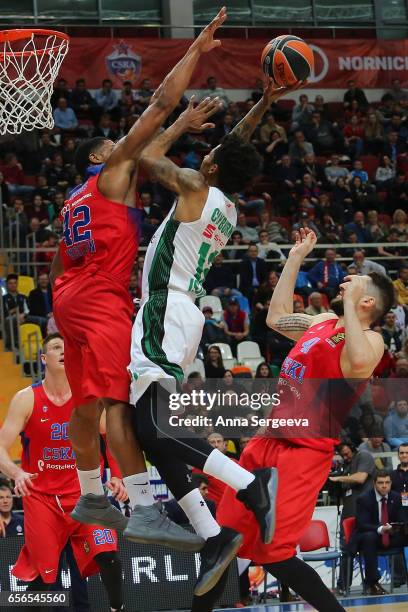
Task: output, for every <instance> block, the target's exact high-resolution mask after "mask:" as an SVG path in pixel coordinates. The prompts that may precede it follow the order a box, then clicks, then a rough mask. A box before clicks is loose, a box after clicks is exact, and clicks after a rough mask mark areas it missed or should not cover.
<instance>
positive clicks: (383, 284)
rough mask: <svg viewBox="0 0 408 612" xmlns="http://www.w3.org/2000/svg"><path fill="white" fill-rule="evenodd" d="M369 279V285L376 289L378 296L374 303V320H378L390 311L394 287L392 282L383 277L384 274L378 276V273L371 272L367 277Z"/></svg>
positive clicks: (393, 297)
mask: <svg viewBox="0 0 408 612" xmlns="http://www.w3.org/2000/svg"><path fill="white" fill-rule="evenodd" d="M368 276H369V277H370V279H371V283H372V284H373V285H374V287H375V288H376V289H377V291H378V292H379V294H380V299H379V300H377V302H376V312H375V318H376V319H379V318H380V317H383V316H384V314H385V313H386V312H388V311H389V310H391V308H392V306H393V304H394V300H395V294H394V285H393V283H392V280H391V279H390V278H389V277H388V276H385V275H384V274H379V273H378V272H371V274H369V275H368Z"/></svg>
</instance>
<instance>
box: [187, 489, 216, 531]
mask: <svg viewBox="0 0 408 612" xmlns="http://www.w3.org/2000/svg"><path fill="white" fill-rule="evenodd" d="M178 503H179V505H180V506H181V507H182V508H183V510H184V512H185V514H186V515H187V518H188V520H189V521H190V523H191V524H192V526H193V527H194V530H195V532H196V533H197V534H198V535H199V536H201V537H202V538H204V540H208V538H212V537H214V536H216V535H218V534H219V533H220V531H221V527H220V526H219V525H218V523H217V521H216V520H215V519H214V517H213V515H212V514H211V512H210V510H209V508H208V506H207V504H206V503H205V501H204V499H203V496H202V495H201V493H200V491H199V490H198V489H193V490H192V491H190V493H187V495H184V497H182V498H181V499H179V500H178Z"/></svg>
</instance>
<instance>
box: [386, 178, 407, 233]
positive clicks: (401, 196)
mask: <svg viewBox="0 0 408 612" xmlns="http://www.w3.org/2000/svg"><path fill="white" fill-rule="evenodd" d="M388 201H389V203H390V206H391V209H392V210H394V211H395V212H397V211H400V210H401V211H402V213H403V214H404V215H405V221H406V218H407V217H406V213H405V212H404V210H403V209H404V208H408V183H407V181H406V180H405V173H404V172H397V174H396V176H395V178H394V179H393V180H392V181H391V182H390V183H389V184H388ZM399 217H402V215H401V214H400V213H399ZM405 225H406V223H405ZM407 232H408V230H407V229H405V234H407ZM405 239H406V238H404V240H405Z"/></svg>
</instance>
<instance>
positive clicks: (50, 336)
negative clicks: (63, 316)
mask: <svg viewBox="0 0 408 612" xmlns="http://www.w3.org/2000/svg"><path fill="white" fill-rule="evenodd" d="M57 338H60V339H61V340H63V337H62V336H61V334H60V333H59V332H54V333H53V334H48V336H46V337H45V338H44V342H43V347H42V352H43V353H44V354H45V353H46V352H47V346H48V344H49V343H50V342H51V340H56V339H57Z"/></svg>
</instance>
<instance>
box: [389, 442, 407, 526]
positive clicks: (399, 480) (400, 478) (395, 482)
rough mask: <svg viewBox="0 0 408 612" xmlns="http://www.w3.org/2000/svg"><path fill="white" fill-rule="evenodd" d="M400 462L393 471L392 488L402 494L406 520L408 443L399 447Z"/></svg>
mask: <svg viewBox="0 0 408 612" xmlns="http://www.w3.org/2000/svg"><path fill="white" fill-rule="evenodd" d="M398 459H399V461H400V462H399V464H398V465H397V467H396V469H395V470H393V471H392V472H391V489H392V490H393V491H396V492H397V493H400V494H401V502H402V507H403V508H405V521H406V520H407V514H408V443H406V444H405V443H404V444H400V445H399V447H398Z"/></svg>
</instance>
